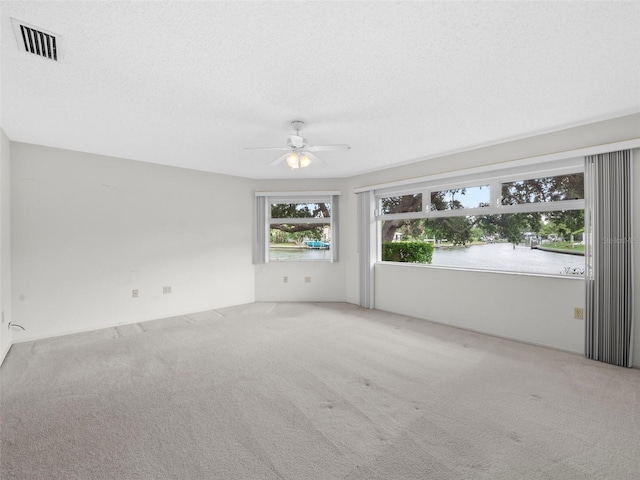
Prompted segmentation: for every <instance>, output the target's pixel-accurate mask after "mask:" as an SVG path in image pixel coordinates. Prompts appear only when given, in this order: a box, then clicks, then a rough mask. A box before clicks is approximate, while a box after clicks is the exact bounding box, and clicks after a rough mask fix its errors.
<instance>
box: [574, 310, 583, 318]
mask: <svg viewBox="0 0 640 480" xmlns="http://www.w3.org/2000/svg"><path fill="white" fill-rule="evenodd" d="M573 318H575V319H576V320H584V308H579V307H576V308H574V309H573Z"/></svg>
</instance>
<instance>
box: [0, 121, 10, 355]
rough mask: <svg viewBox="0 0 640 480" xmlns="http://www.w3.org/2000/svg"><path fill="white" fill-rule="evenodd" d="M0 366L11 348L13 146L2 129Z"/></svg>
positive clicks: (0, 133)
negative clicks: (0, 316) (0, 314)
mask: <svg viewBox="0 0 640 480" xmlns="http://www.w3.org/2000/svg"><path fill="white" fill-rule="evenodd" d="M0 311H1V312H2V318H1V320H0V364H1V363H2V361H3V360H4V357H5V355H6V354H7V352H8V351H9V348H10V347H11V337H12V332H11V330H10V329H9V323H10V322H11V146H10V142H9V139H8V138H7V136H6V135H5V133H4V130H2V129H1V128H0Z"/></svg>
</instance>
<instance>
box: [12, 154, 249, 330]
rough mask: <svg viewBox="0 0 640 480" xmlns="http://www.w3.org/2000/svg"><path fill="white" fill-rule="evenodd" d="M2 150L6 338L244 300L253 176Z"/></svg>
mask: <svg viewBox="0 0 640 480" xmlns="http://www.w3.org/2000/svg"><path fill="white" fill-rule="evenodd" d="M11 155H12V156H11V160H12V182H13V183H12V189H13V201H12V230H11V235H12V246H13V249H12V267H13V269H12V282H13V291H12V298H13V321H15V322H16V323H19V324H21V325H23V326H24V327H25V328H26V331H25V332H20V331H16V332H14V339H15V341H24V340H29V339H34V338H41V337H46V336H52V335H60V334H64V333H69V332H75V331H82V330H91V329H96V328H101V327H105V326H109V325H114V324H123V323H131V322H137V321H142V320H150V319H154V318H161V317H167V316H172V315H177V314H183V313H189V312H196V311H202V310H207V309H213V308H219V307H224V306H229V305H235V304H242V303H248V302H253V301H254V300H255V274H254V267H253V264H252V256H251V255H252V222H251V212H252V211H253V203H252V201H253V191H252V181H250V180H246V179H241V178H237V177H229V176H222V175H215V174H208V173H203V172H197V171H192V170H185V169H179V168H172V167H166V166H160V165H154V164H148V163H143V162H134V161H128V160H123V159H119V158H109V157H103V156H98V155H90V154H84V153H78V152H71V151H66V150H59V149H53V148H47V147H40V146H34V145H28V144H21V143H12V151H11ZM164 286H171V287H172V290H173V293H171V294H170V295H163V293H162V289H163V287H164ZM132 289H139V295H140V296H139V298H132Z"/></svg>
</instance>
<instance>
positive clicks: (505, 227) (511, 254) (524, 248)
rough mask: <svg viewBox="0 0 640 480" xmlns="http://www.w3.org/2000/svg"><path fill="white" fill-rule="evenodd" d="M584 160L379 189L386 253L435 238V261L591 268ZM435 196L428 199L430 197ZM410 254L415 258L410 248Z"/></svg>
mask: <svg viewBox="0 0 640 480" xmlns="http://www.w3.org/2000/svg"><path fill="white" fill-rule="evenodd" d="M581 169H582V167H581V166H578V165H576V166H575V167H573V170H572V169H571V168H565V169H564V170H563V171H562V173H560V174H558V172H557V171H551V172H550V173H551V174H548V175H545V174H544V173H546V172H536V174H527V173H526V172H522V173H520V174H517V175H514V174H512V172H509V173H510V174H509V175H505V176H504V177H502V176H495V177H493V178H484V179H482V181H475V182H474V181H469V180H467V181H466V182H460V183H459V184H455V183H453V184H448V185H433V186H432V185H428V184H427V185H421V186H418V187H416V188H415V190H413V191H411V188H410V187H408V186H403V189H402V191H399V192H398V193H397V194H394V192H393V190H385V191H380V192H376V199H377V202H378V209H377V214H376V219H377V221H378V232H379V237H378V240H379V242H378V243H379V248H378V252H379V255H378V256H379V258H378V260H379V261H397V260H396V259H397V258H398V256H397V255H396V256H395V257H393V258H391V257H390V258H385V255H389V254H388V253H387V252H390V251H394V252H397V251H398V249H399V248H402V247H401V246H398V245H396V246H395V247H394V248H393V249H390V248H388V247H385V244H387V243H389V242H391V243H400V244H405V245H406V248H407V250H408V251H413V250H415V248H416V244H423V243H427V244H429V245H430V246H431V247H430V250H431V251H432V253H431V254H430V255H427V256H426V257H425V258H427V259H428V260H427V261H428V262H429V264H431V265H434V266H443V267H454V268H469V269H487V270H497V271H508V272H522V273H539V274H550V275H578V276H580V275H583V274H584V268H585V267H584V265H585V264H584V238H583V235H584V174H583V172H582V171H580V170H581ZM424 198H428V199H429V202H428V204H426V205H425V202H424V201H423V200H422V199H424ZM406 258H414V257H412V256H411V255H407V256H406Z"/></svg>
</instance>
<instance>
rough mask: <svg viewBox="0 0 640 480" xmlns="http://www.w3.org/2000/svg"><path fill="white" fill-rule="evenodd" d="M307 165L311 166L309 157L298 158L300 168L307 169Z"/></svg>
mask: <svg viewBox="0 0 640 480" xmlns="http://www.w3.org/2000/svg"><path fill="white" fill-rule="evenodd" d="M309 165H311V159H310V158H309V157H307V156H306V155H304V154H303V155H301V156H300V166H301V167H302V168H304V167H308V166H309Z"/></svg>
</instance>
